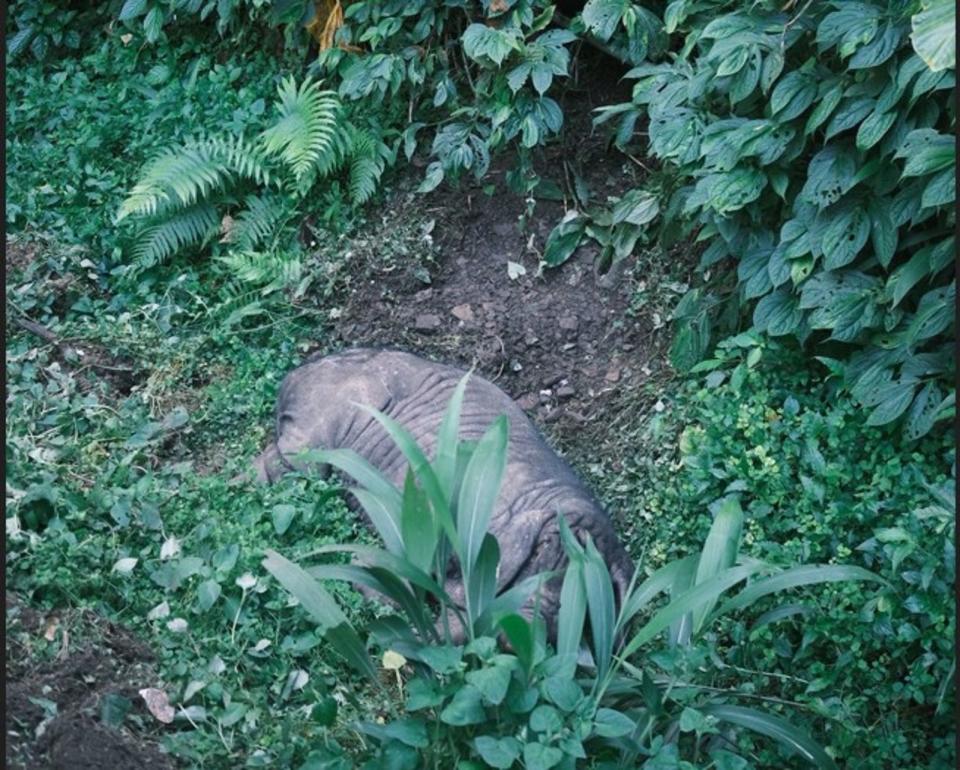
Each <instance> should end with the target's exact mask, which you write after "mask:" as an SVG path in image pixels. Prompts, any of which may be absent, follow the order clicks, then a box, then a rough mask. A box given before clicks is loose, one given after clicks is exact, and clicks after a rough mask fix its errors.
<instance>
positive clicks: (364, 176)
mask: <svg viewBox="0 0 960 770" xmlns="http://www.w3.org/2000/svg"><path fill="white" fill-rule="evenodd" d="M351 145H352V146H351V148H350V181H349V192H350V201H351V203H353V204H354V205H355V206H359V205H362V204H364V203H366V202H367V201H368V200H370V198H371V197H373V194H374V193H375V192H376V191H377V183H378V182H379V181H380V177H381V176H383V171H384V169H385V168H386V163H387V160H389V159H390V148H388V147H387V146H386V145H385V144H384V143H383V142H381V141H379V140H378V139H375V138H374V137H373V136H371V135H370V133H368V132H367V131H354V132H353V136H352V139H351Z"/></svg>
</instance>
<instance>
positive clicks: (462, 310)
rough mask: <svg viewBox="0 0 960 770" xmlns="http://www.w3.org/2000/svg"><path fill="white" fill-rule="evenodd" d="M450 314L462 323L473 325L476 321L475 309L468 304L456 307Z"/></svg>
mask: <svg viewBox="0 0 960 770" xmlns="http://www.w3.org/2000/svg"><path fill="white" fill-rule="evenodd" d="M450 312H451V313H453V315H454V316H456V317H457V318H459V319H460V320H461V321H464V322H466V323H471V322H472V321H473V319H474V315H473V308H472V307H470V305H469V304H467V303H464V304H462V305H457V306H456V307H454V308H452V309H451V310H450Z"/></svg>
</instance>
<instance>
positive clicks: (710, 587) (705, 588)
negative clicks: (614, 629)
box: [620, 563, 766, 658]
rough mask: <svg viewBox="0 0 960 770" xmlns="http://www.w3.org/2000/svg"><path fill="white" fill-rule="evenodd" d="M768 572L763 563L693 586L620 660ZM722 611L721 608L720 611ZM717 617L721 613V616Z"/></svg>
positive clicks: (636, 636) (659, 614)
mask: <svg viewBox="0 0 960 770" xmlns="http://www.w3.org/2000/svg"><path fill="white" fill-rule="evenodd" d="M765 568H766V565H765V564H762V563H758V564H750V565H744V566H740V567H733V568H731V569H728V570H724V571H723V572H721V573H720V574H718V575H717V576H716V578H715V579H714V580H712V581H710V582H709V583H704V584H702V585H699V586H694V587H693V588H690V589H688V590H686V591H684V592H682V593H680V594H679V595H678V596H675V597H672V598H671V600H670V603H669V604H668V605H667V606H666V607H664V608H663V609H661V610H659V611H658V612H657V613H656V614H654V616H653V617H652V618H651V619H650V621H649V622H648V623H647V624H646V625H644V626H643V627H642V628H641V629H640V630H639V631H638V632H637V633H636V634H634V636H633V638H632V639H631V640H630V642H629V643H628V644H627V645H626V647H625V648H624V649H623V651H622V653H620V657H622V658H629V657H630V656H631V655H633V654H634V653H635V652H636V651H637V650H639V649H640V648H641V647H642V646H643V645H644V644H646V643H647V642H649V641H650V640H651V639H653V638H654V637H656V635H657V634H659V633H660V632H661V631H663V630H664V629H666V628H667V627H668V626H669V625H670V624H671V623H674V622H676V621H678V620H680V619H682V618H683V617H684V616H685V615H687V614H688V613H691V612H693V611H694V610H695V609H696V608H697V607H700V606H702V605H703V604H704V603H705V602H708V601H710V600H711V599H715V598H717V597H718V596H720V595H721V594H723V593H724V592H725V591H726V590H727V589H728V588H730V587H731V586H734V585H736V584H737V583H739V582H741V581H743V580H746V579H747V578H748V577H750V576H751V575H753V574H756V573H757V572H759V571H760V570H762V569H765ZM722 609H723V608H722V607H721V610H722ZM717 614H722V613H720V612H718V613H717Z"/></svg>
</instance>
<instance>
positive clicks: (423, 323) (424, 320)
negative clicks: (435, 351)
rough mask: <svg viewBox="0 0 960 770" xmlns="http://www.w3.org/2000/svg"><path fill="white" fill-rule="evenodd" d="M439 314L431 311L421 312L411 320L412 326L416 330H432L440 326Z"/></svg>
mask: <svg viewBox="0 0 960 770" xmlns="http://www.w3.org/2000/svg"><path fill="white" fill-rule="evenodd" d="M441 323H442V322H441V320H440V316H438V315H434V314H433V313H422V314H421V315H418V316H417V317H416V318H415V319H414V321H413V328H414V329H416V330H417V331H418V332H432V331H435V330H436V329H439V328H440V324H441Z"/></svg>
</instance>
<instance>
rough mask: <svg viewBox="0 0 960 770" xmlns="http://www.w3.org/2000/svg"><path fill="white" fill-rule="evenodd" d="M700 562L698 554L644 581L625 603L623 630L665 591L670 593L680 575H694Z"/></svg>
mask: <svg viewBox="0 0 960 770" xmlns="http://www.w3.org/2000/svg"><path fill="white" fill-rule="evenodd" d="M699 560H700V557H699V555H696V554H694V555H691V556H687V557H685V558H683V559H677V560H676V561H672V562H670V563H669V564H667V565H666V566H664V567H661V568H660V569H658V570H657V571H656V572H654V573H653V574H652V575H651V576H650V577H648V578H647V579H646V580H644V581H643V583H641V584H640V585H639V586H638V587H637V588H636V589H634V590H633V591H631V592H630V595H629V596H628V597H627V598H626V600H625V601H624V603H623V610H622V612H621V618H620V622H619V626H620V627H621V628H624V627H626V625H627V624H628V623H629V622H630V621H631V620H633V618H634V617H635V616H636V615H637V614H638V613H639V612H641V611H642V610H643V609H644V607H646V606H647V605H648V604H649V603H650V602H651V601H653V600H654V599H655V598H656V597H657V596H659V595H660V594H661V593H663V592H664V591H669V590H670V588H671V586H673V585H674V580H675V579H676V577H677V575H678V574H680V573H685V574H691V575H692V574H693V572H694V570H695V569H696V567H697V562H698V561H699Z"/></svg>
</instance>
